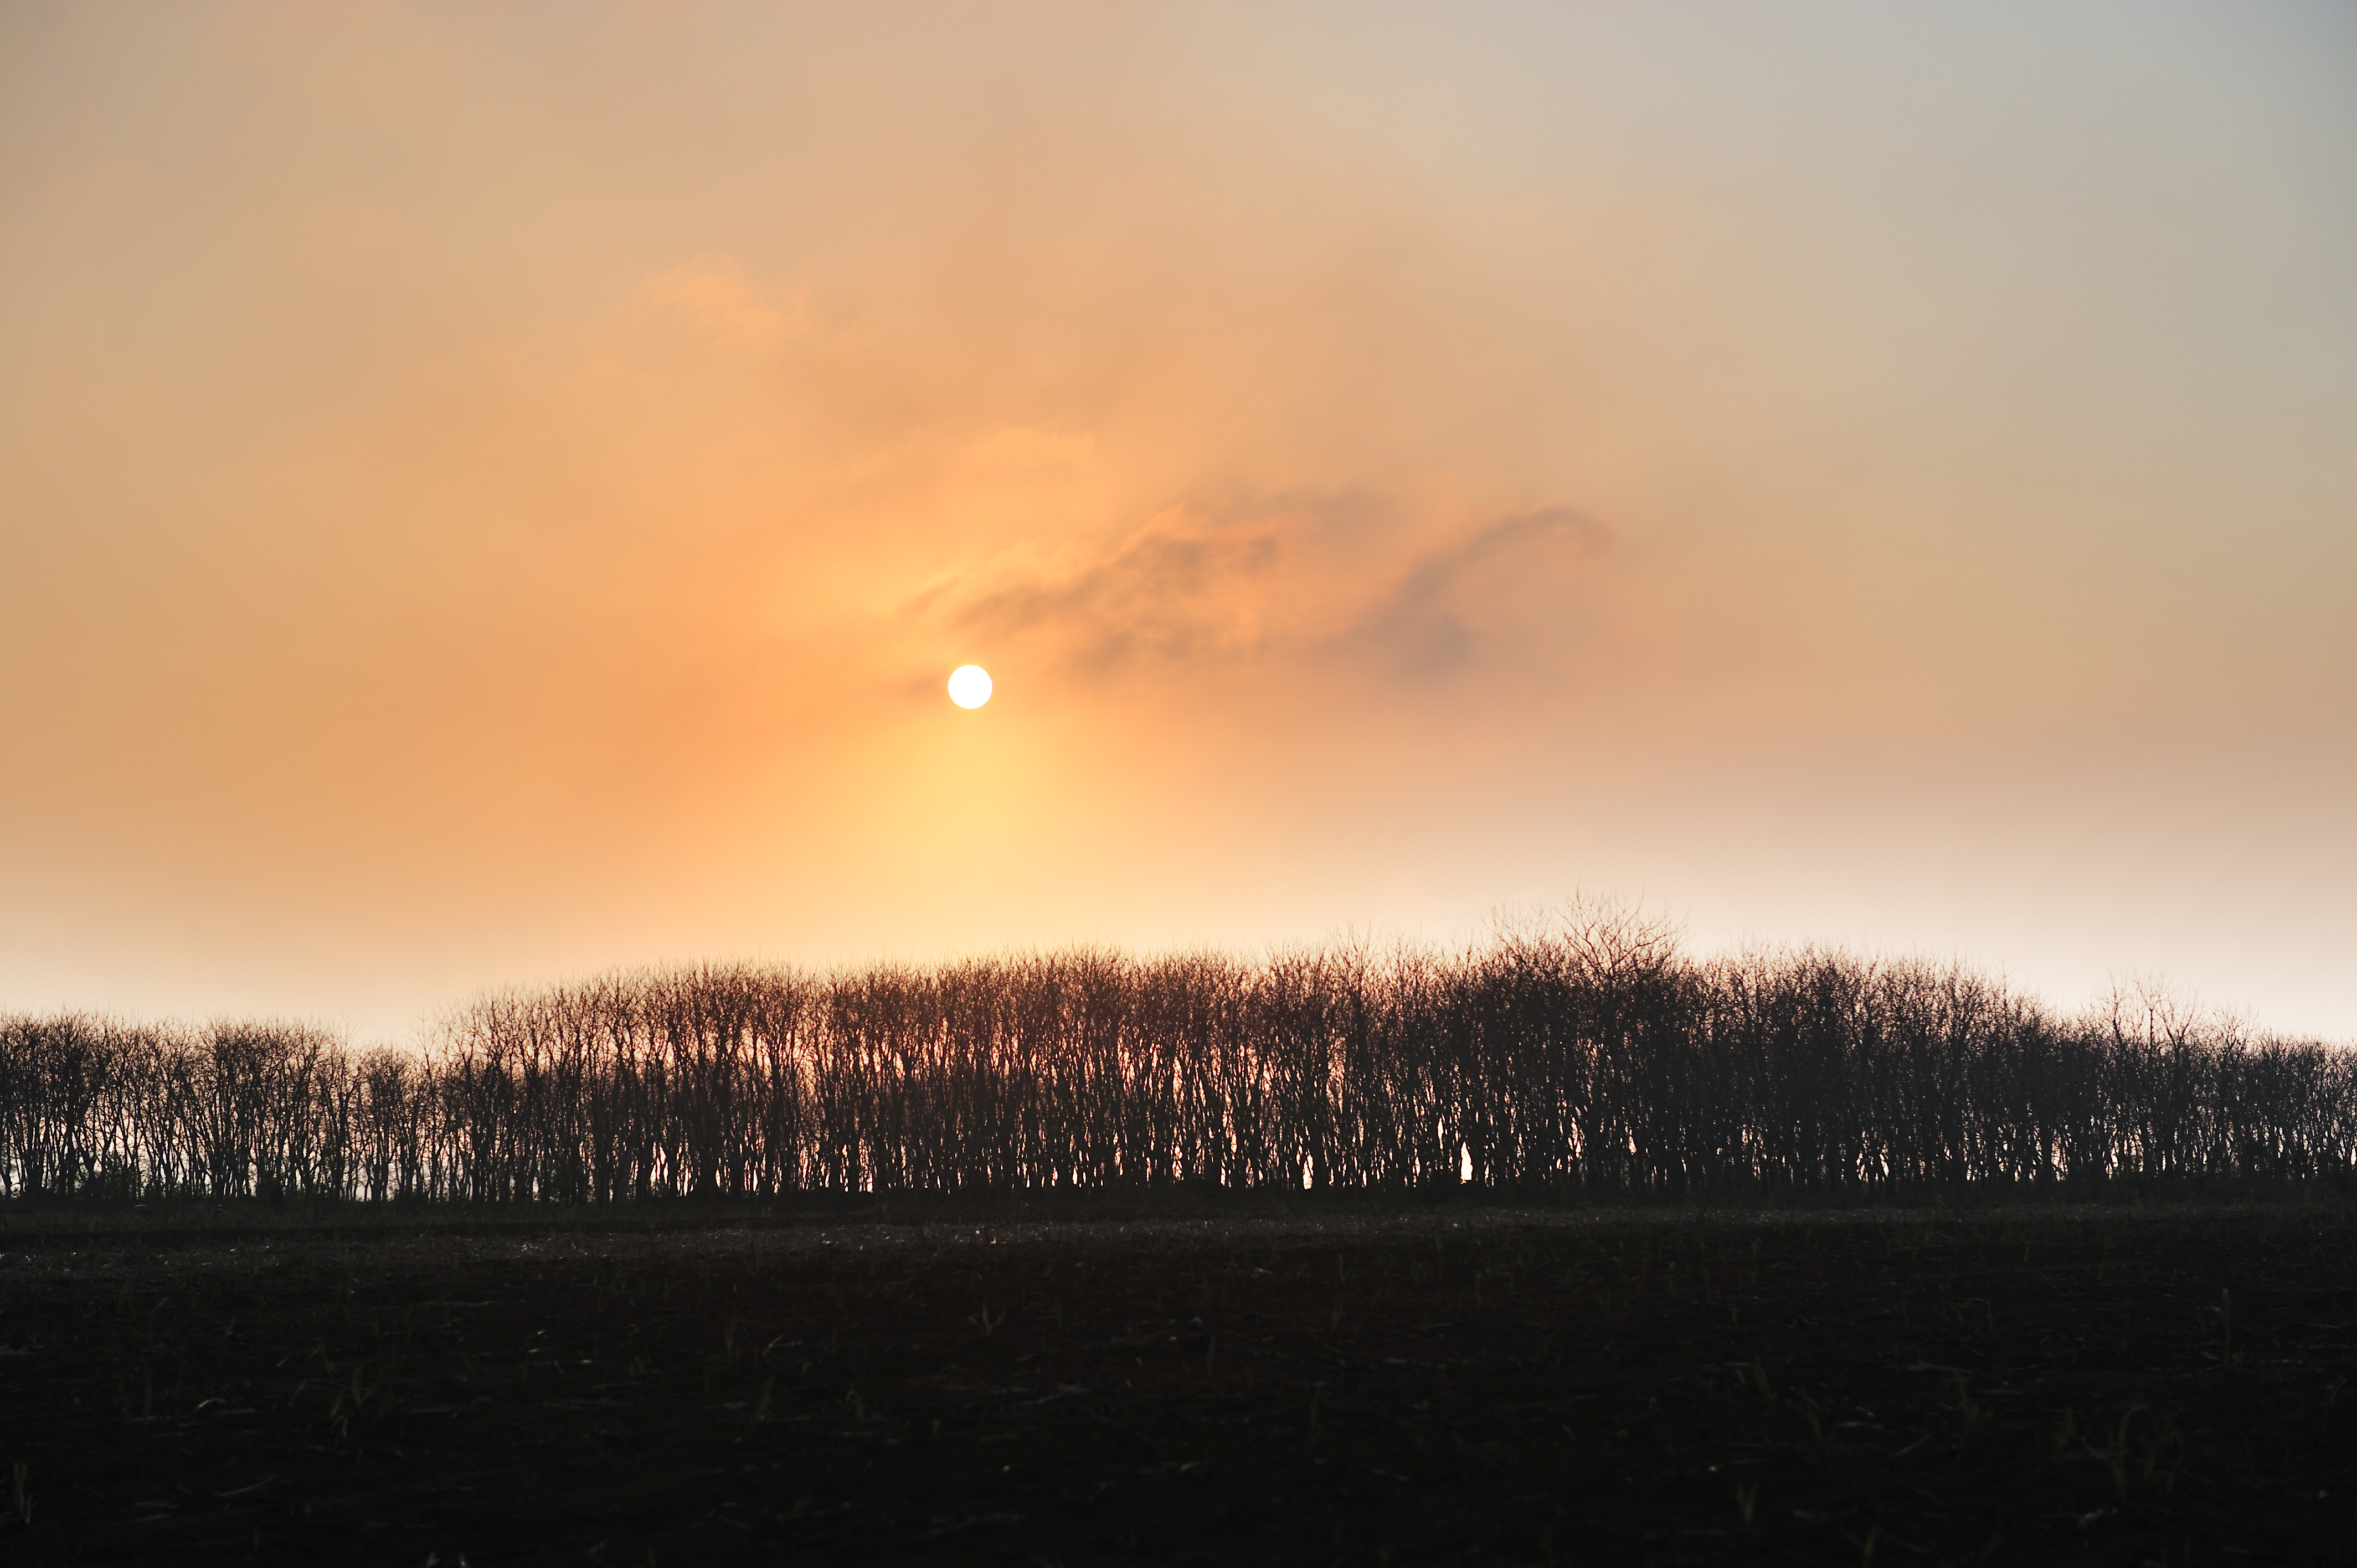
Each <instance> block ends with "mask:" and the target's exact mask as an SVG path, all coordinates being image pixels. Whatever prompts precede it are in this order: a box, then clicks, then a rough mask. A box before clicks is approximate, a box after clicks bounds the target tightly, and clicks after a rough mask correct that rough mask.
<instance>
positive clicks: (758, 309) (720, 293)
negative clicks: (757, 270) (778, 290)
mask: <svg viewBox="0 0 2357 1568" xmlns="http://www.w3.org/2000/svg"><path fill="white" fill-rule="evenodd" d="M631 305H632V307H633V308H632V314H633V315H634V316H637V317H642V318H643V317H661V316H669V317H673V319H677V320H681V321H683V322H685V323H686V324H687V325H688V326H689V327H690V328H693V329H694V331H695V332H696V333H698V334H699V335H700V336H702V337H704V338H707V339H709V340H711V341H712V342H715V343H717V344H720V345H722V346H724V347H726V348H731V349H740V350H744V351H747V352H753V353H758V352H760V351H763V350H765V349H775V348H778V347H780V346H781V345H783V344H785V343H787V342H789V341H791V339H792V338H796V337H798V336H800V335H801V333H802V331H803V330H804V329H805V328H807V326H808V325H809V315H810V310H809V305H808V302H807V300H806V298H805V297H804V296H803V295H802V293H800V292H799V291H793V292H789V293H786V294H784V295H771V294H770V292H768V291H766V290H764V289H763V288H762V287H761V286H760V285H758V284H756V283H755V282H754V281H753V280H752V279H751V278H750V277H748V276H747V275H746V273H745V268H744V266H743V264H742V263H739V262H738V261H737V258H736V257H734V256H731V255H727V254H725V253H723V252H705V253H704V254H703V255H700V256H697V257H696V258H695V259H694V261H691V262H683V263H680V264H679V265H677V266H675V267H667V268H665V269H664V270H663V271H662V272H659V273H657V274H654V275H653V276H651V277H649V278H647V279H645V280H644V281H643V282H641V283H640V285H638V287H637V288H635V289H633V290H632V291H631Z"/></svg>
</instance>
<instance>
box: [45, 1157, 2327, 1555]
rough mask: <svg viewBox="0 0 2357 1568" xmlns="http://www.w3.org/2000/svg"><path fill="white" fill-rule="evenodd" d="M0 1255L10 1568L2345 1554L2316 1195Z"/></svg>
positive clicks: (246, 1240) (494, 1235)
mask: <svg viewBox="0 0 2357 1568" xmlns="http://www.w3.org/2000/svg"><path fill="white" fill-rule="evenodd" d="M0 1254H5V1256H0V1466H9V1467H10V1478H11V1487H10V1492H9V1497H8V1504H9V1507H8V1509H7V1511H6V1512H5V1515H0V1559H6V1560H9V1561H15V1562H92V1563H96V1562H112V1563H213V1562H221V1563H232V1562H233V1563H331V1562H332V1563H402V1564H409V1565H412V1568H417V1565H422V1564H429V1563H430V1564H440V1565H447V1564H454V1563H469V1564H474V1565H476V1568H493V1565H495V1564H501V1563H583V1562H589V1563H605V1564H611V1565H616V1568H619V1565H622V1564H648V1563H652V1564H679V1563H740V1562H742V1563H777V1562H796V1561H824V1562H873V1563H975V1562H1009V1563H1066V1564H1081V1563H1119V1562H1133V1561H1135V1562H1146V1563H1371V1564H1372V1563H1403V1564H1404V1563H1751V1562H1779V1563H1781V1562H1808V1563H1869V1562H1883V1563H1892V1562H1921V1563H1960V1562H1966V1561H1985V1562H1989V1563H2034V1562H2067V1563H2085V1564H2100V1563H2120V1564H2142V1563H2170V1564H2179V1563H2350V1562H2352V1561H2357V1392H2352V1390H2351V1389H2350V1387H2349V1383H2350V1379H2351V1375H2352V1370H2357V1348H2352V1341H2353V1340H2357V1319H2352V1312H2353V1311H2357V1214H2352V1211H2351V1210H2350V1209H2349V1208H2345V1207H2341V1206H2336V1205H2319V1204H2314V1203H2284V1204H2277V1205H2271V1206H2259V1207H2254V1208H2239V1209H2225V1208H2162V1207H2155V1208H2043V1209H2015V1210H1996V1211H1986V1212H1977V1213H1971V1212H1932V1211H1925V1210H1912V1211H1905V1212H1896V1211H1871V1210H1869V1211H1858V1212H1849V1213H1821V1214H1813V1215H1812V1214H1797V1213H1787V1214H1780V1215H1733V1214H1727V1213H1699V1214H1698V1213H1695V1212H1692V1211H1687V1212H1670V1211H1658V1210H1657V1211H1633V1212H1632V1211H1620V1212H1598V1211H1593V1210H1588V1211H1569V1212H1502V1211H1481V1210H1474V1209H1466V1208H1459V1209H1453V1210H1447V1211H1441V1212H1426V1213H1422V1214H1410V1215H1405V1216H1392V1217H1387V1218H1378V1217H1371V1216H1357V1217H1352V1216H1348V1215H1343V1214H1339V1213H1326V1214H1322V1215H1321V1214H1318V1213H1315V1212H1310V1211H1308V1210H1304V1211H1300V1212H1295V1213H1290V1214H1281V1215H1277V1216H1275V1217H1270V1216H1266V1215H1263V1216H1261V1217H1258V1218H1232V1219H1189V1220H1161V1221H1156V1220H1136V1221H1129V1222H1111V1221H1106V1222H1096V1223H1077V1222H1075V1223H1053V1224H1024V1223H996V1224H976V1223H973V1222H966V1223H956V1224H952V1223H944V1222H934V1223H930V1224H908V1225H896V1224H881V1223H847V1222H838V1221H835V1220H819V1219H791V1218H788V1217H778V1218H773V1219H759V1218H744V1219H733V1220H726V1221H723V1222H718V1223H715V1222H711V1221H708V1220H707V1221H696V1222H694V1224H692V1225H683V1227H681V1228H674V1229H662V1230H649V1229H646V1228H644V1227H641V1228H640V1229H637V1230H628V1231H625V1230H610V1229H609V1230H598V1229H597V1228H595V1227H589V1226H581V1225H556V1226H551V1225H540V1226H534V1225H533V1224H531V1223H530V1222H529V1221H527V1222H524V1223H522V1224H512V1223H511V1224H501V1225H497V1226H488V1227H478V1228H476V1229H475V1230H473V1231H472V1232H471V1233H468V1232H467V1231H466V1230H465V1229H464V1228H459V1229H457V1230H455V1231H454V1230H452V1229H451V1228H447V1227H446V1228H443V1229H441V1230H435V1231H432V1232H431V1233H427V1232H425V1231H411V1232H407V1233H404V1232H403V1231H401V1230H399V1229H397V1228H393V1229H387V1228H375V1229H371V1230H366V1231H358V1230H349V1229H340V1228H339V1229H328V1228H324V1227H318V1226H312V1227H307V1228H300V1227H298V1228H289V1227H280V1228H275V1229H274V1228H271V1227H267V1226H262V1225H258V1224H251V1223H238V1222H235V1221H234V1219H231V1220H229V1221H210V1222H208V1223H207V1224H204V1225H188V1224H167V1223H162V1222H158V1223H157V1224H156V1225H154V1226H153V1227H151V1228H148V1229H145V1230H142V1229H141V1228H140V1227H139V1226H138V1225H137V1224H135V1223H129V1222H126V1223H124V1224H122V1225H117V1226H113V1227H112V1228H109V1229H106V1230H82V1231H81V1232H79V1233H77V1232H76V1231H75V1230H72V1229H71V1228H70V1227H67V1228H60V1226H59V1223H58V1222H57V1221H55V1220H54V1219H51V1220H49V1221H48V1222H45V1223H44V1224H43V1225H41V1226H30V1225H27V1223H26V1221H25V1220H24V1219H23V1218H22V1217H17V1218H16V1219H12V1220H11V1222H10V1223H9V1225H8V1227H7V1228H6V1229H5V1230H0ZM27 1516H28V1517H27Z"/></svg>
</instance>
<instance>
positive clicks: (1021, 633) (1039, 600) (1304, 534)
mask: <svg viewBox="0 0 2357 1568" xmlns="http://www.w3.org/2000/svg"><path fill="white" fill-rule="evenodd" d="M1397 510H1399V509H1397V508H1387V507H1382V506H1371V505H1370V504H1369V503H1368V502H1367V501H1366V500H1365V499H1364V498H1344V499H1332V500H1329V501H1326V502H1322V503H1301V502H1295V503H1292V504H1289V505H1286V506H1283V507H1273V508H1267V509H1259V510H1248V511H1247V512H1246V513H1245V514H1244V515H1241V516H1236V517H1232V518H1226V519H1220V518H1213V517H1211V516H1208V515H1206V514H1205V513H1203V512H1201V511H1199V510H1194V509H1191V508H1187V507H1176V508H1173V509H1171V510H1168V511H1167V512H1164V513H1162V514H1161V515H1159V516H1157V517H1156V518H1155V519H1153V520H1152V521H1150V522H1148V523H1147V524H1146V526H1145V527H1143V528H1140V529H1139V530H1137V531H1136V532H1134V533H1132V534H1130V535H1129V536H1128V537H1127V538H1125V539H1123V540H1121V541H1119V542H1116V543H1114V544H1112V545H1111V546H1109V547H1105V548H1103V549H1099V550H1095V551H1090V550H1087V549H1084V548H1075V547H1072V546H1070V545H1061V546H1054V545H1042V544H1039V543H1034V544H1031V545H1028V546H1026V547H1025V548H1023V549H1021V550H1017V551H1015V552H1010V553H1007V554H1006V555H1003V556H1001V557H999V558H998V559H996V560H995V561H993V562H991V563H989V564H987V565H985V566H983V567H981V568H979V569H977V570H975V571H974V572H972V573H969V574H963V575H958V576H954V577H952V578H949V579H946V580H944V581H942V582H940V583H937V584H935V585H932V586H931V588H930V589H928V590H927V591H926V592H925V593H923V594H921V595H920V596H916V597H915V598H912V599H911V600H910V601H909V606H908V608H909V611H910V612H911V613H913V614H917V615H921V616H931V617H939V618H942V620H943V621H945V622H946V623H947V624H948V625H950V626H952V627H954V628H957V629H958V630H960V631H961V632H964V633H968V634H979V635H981V636H984V637H987V638H994V639H1026V640H1029V641H1032V642H1034V643H1035V644H1039V645H1045V646H1046V647H1047V648H1049V650H1050V651H1051V653H1052V656H1053V657H1054V658H1055V659H1056V660H1059V661H1060V662H1061V663H1063V664H1065V665H1066V666H1067V667H1068V668H1070V669H1071V670H1073V671H1076V672H1079V673H1082V674H1086V675H1095V676H1106V675H1111V674H1113V673H1114V672H1117V671H1123V670H1125V669H1130V668H1135V667H1137V666H1140V665H1144V664H1148V663H1153V662H1157V661H1158V662H1180V661H1196V660H1301V661H1308V660H1318V661H1325V660H1329V659H1330V658H1331V657H1332V656H1336V655H1346V656H1349V657H1350V658H1351V659H1353V660H1368V659H1372V660H1373V661H1374V662H1375V663H1377V664H1378V665H1380V666H1381V667H1382V668H1383V669H1384V670H1385V671H1387V672H1388V673H1390V674H1392V675H1394V676H1406V677H1410V678H1418V679H1439V678H1444V677H1446V676H1448V675H1450V674H1452V673H1454V672H1456V671H1460V670H1463V669H1466V668H1468V667H1469V666H1471V665H1473V664H1476V663H1478V662H1479V661H1480V659H1481V657H1482V655H1483V653H1484V650H1486V649H1488V648H1489V647H1491V646H1493V645H1495V644H1498V643H1500V642H1502V641H1505V640H1508V639H1515V640H1527V639H1530V638H1531V637H1533V636H1538V637H1541V638H1544V637H1545V636H1546V635H1548V634H1549V632H1550V631H1551V630H1555V629H1560V628H1561V625H1562V622H1561V618H1560V616H1559V614H1558V612H1559V611H1560V610H1561V608H1562V607H1563V606H1564V605H1565V604H1566V602H1567V601H1568V599H1569V598H1570V597H1571V596H1572V595H1573V594H1574V593H1575V592H1576V591H1577V589H1579V588H1580V587H1582V586H1583V585H1586V584H1587V582H1588V581H1589V580H1590V579H1592V578H1593V577H1594V576H1595V575H1596V574H1597V572H1598V569H1599V566H1600V563H1601V561H1602V559H1603V557H1604V556H1605V555H1606V554H1607V553H1609V550H1610V548H1611V544H1612V535H1611V533H1610V531H1609V530H1608V529H1607V528H1606V527H1605V526H1604V525H1603V524H1602V523H1600V522H1598V521H1597V520H1596V519H1594V518H1593V517H1591V516H1589V515H1588V514H1587V513H1585V512H1582V511H1579V510H1574V509H1572V508H1568V507H1548V508H1543V509H1540V510H1530V511H1519V512H1512V513H1507V514H1505V515H1502V516H1501V515H1497V514H1494V513H1493V514H1490V515H1487V516H1482V517H1479V518H1477V519H1476V520H1474V521H1470V522H1465V521H1457V522H1454V523H1451V524H1447V525H1442V526H1438V527H1433V526H1427V527H1426V528H1423V529H1420V530H1408V531H1406V532H1407V533H1408V537H1405V538H1402V537H1398V533H1399V532H1400V531H1397V530H1394V529H1387V528H1385V527H1383V526H1382V524H1381V522H1380V521H1370V520H1371V518H1372V519H1378V520H1380V519H1382V518H1383V517H1384V516H1385V514H1387V513H1395V512H1396V511H1397Z"/></svg>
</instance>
